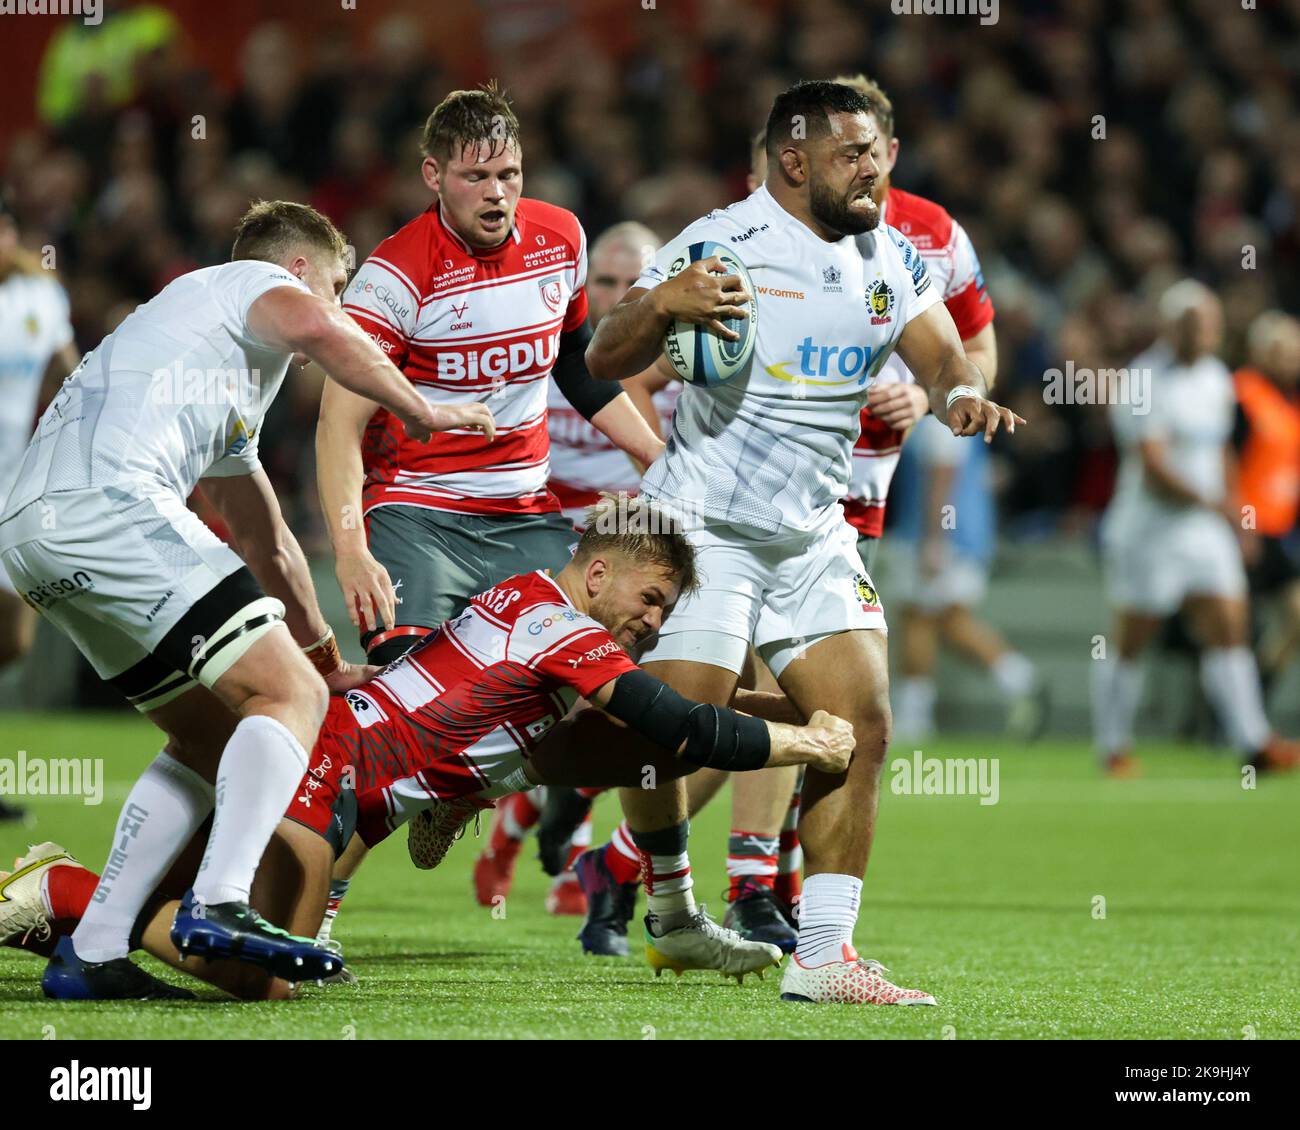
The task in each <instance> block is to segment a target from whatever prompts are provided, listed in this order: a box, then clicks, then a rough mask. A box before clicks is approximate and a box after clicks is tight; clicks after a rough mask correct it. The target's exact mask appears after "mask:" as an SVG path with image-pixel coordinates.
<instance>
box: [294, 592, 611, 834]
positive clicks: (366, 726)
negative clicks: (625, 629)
mask: <svg viewBox="0 0 1300 1130" xmlns="http://www.w3.org/2000/svg"><path fill="white" fill-rule="evenodd" d="M635 669H636V664H635V662H633V660H632V658H631V657H630V656H629V655H628V654H627V652H625V651H624V650H623V648H621V647H620V646H619V645H618V643H617V642H616V641H615V639H614V637H613V636H611V635H610V634H609V632H608V631H606V630H605V628H604V627H603V626H602V625H601V624H600V623H599V622H598V621H596V620H594V619H592V618H591V617H590V616H587V615H585V614H583V613H581V612H579V611H578V610H577V609H576V608H574V606H573V605H572V603H571V602H570V601H569V599H568V597H566V596H565V595H564V592H563V590H561V589H560V587H559V586H558V585H557V584H556V583H555V582H554V581H553V580H551V578H550V577H548V576H547V575H546V574H545V573H543V572H541V571H540V570H539V571H537V572H534V573H524V574H521V575H519V576H515V577H511V578H509V579H508V580H505V581H502V582H501V583H500V584H499V585H496V586H495V587H493V588H491V589H488V590H487V592H482V593H479V594H478V596H476V597H474V598H473V600H471V601H470V603H469V607H468V608H467V609H466V610H465V611H464V612H462V613H461V614H460V615H459V616H457V617H456V618H455V619H453V620H448V621H447V622H446V623H444V624H443V625H442V627H441V628H439V629H438V631H437V632H435V633H433V634H432V635H430V636H428V637H427V638H426V639H425V640H424V641H423V642H422V643H420V644H418V645H417V646H416V647H415V648H414V649H413V650H411V651H409V652H408V653H407V654H406V655H404V656H402V657H401V658H400V659H398V660H397V661H396V662H394V663H391V664H389V666H387V667H386V668H384V670H383V671H382V672H381V673H380V674H379V675H377V676H375V678H373V679H372V680H370V682H368V683H366V684H365V685H364V686H361V687H359V688H357V689H356V690H352V691H348V692H347V694H346V695H344V696H336V697H335V698H334V699H333V700H332V701H331V705H330V714H329V716H328V718H327V720H326V724H325V726H324V727H323V728H322V730H321V737H320V739H319V741H318V743H317V744H318V747H319V749H318V750H317V752H316V754H315V755H314V756H317V757H320V756H321V755H325V756H328V757H329V759H330V761H331V763H332V765H333V767H334V772H335V773H336V774H337V773H339V772H340V771H341V767H343V766H348V765H350V766H352V767H353V771H354V773H355V788H356V791H357V799H358V804H359V806H360V807H361V809H362V810H364V811H365V812H366V814H367V816H366V819H367V822H368V825H369V826H370V827H371V828H373V827H374V825H375V823H376V820H375V816H374V814H375V812H376V810H377V811H378V813H379V821H380V822H382V823H386V824H387V825H388V826H389V827H392V826H395V825H396V824H399V823H402V822H403V821H404V820H405V819H407V818H409V816H410V815H412V814H413V813H414V812H415V811H418V810H419V809H421V808H427V807H429V805H430V804H431V803H432V802H433V801H437V800H449V799H452V798H455V797H463V796H469V795H477V796H480V797H484V798H491V797H495V796H500V795H503V794H504V793H507V792H513V791H516V790H518V789H521V788H525V789H526V788H530V787H531V785H530V784H528V782H527V781H526V780H524V779H523V778H522V774H521V772H520V771H521V769H522V766H523V763H524V761H526V760H527V758H528V755H529V752H530V751H531V750H532V749H534V748H535V747H536V745H537V744H538V742H540V741H541V740H542V738H543V737H544V736H545V735H546V733H547V731H548V730H550V728H551V727H552V726H554V725H555V723H556V722H558V721H559V720H560V719H561V718H563V717H564V716H565V715H566V714H567V713H568V712H569V710H570V709H571V708H572V707H573V705H574V703H575V702H576V701H577V700H578V698H579V697H586V696H588V695H591V694H593V693H594V692H595V691H596V690H597V689H599V688H600V687H602V686H604V685H605V684H606V683H608V682H609V681H610V680H612V679H616V678H618V676H619V675H622V674H624V673H625V672H628V671H633V670H635ZM367 842H368V843H373V842H374V838H373V836H371V837H370V838H368V839H367Z"/></svg>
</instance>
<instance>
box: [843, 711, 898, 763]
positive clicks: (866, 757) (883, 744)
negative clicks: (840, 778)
mask: <svg viewBox="0 0 1300 1130" xmlns="http://www.w3.org/2000/svg"><path fill="white" fill-rule="evenodd" d="M850 721H851V722H852V723H853V743H854V750H853V756H854V760H862V761H864V762H866V763H867V764H870V765H873V766H875V768H876V769H877V770H878V769H879V768H880V766H882V765H883V764H884V762H885V754H886V752H887V751H888V749H889V741H890V738H891V737H893V725H894V719H893V715H892V714H891V713H890V709H889V697H888V695H878V696H873V697H872V698H870V699H869V700H867V701H866V702H864V703H862V704H860V705H859V707H858V708H857V710H855V711H854V713H853V717H852V718H851V719H850Z"/></svg>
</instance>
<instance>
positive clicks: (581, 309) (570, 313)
mask: <svg viewBox="0 0 1300 1130" xmlns="http://www.w3.org/2000/svg"><path fill="white" fill-rule="evenodd" d="M586 320H587V288H586V287H585V286H580V287H578V289H577V290H575V291H574V292H573V297H572V298H570V299H569V308H568V309H567V310H565V312H564V325H563V326H562V327H561V328H562V330H563V332H564V333H566V334H567V333H572V332H573V331H574V330H577V329H581V328H582V326H583V324H584V323H585V322H586Z"/></svg>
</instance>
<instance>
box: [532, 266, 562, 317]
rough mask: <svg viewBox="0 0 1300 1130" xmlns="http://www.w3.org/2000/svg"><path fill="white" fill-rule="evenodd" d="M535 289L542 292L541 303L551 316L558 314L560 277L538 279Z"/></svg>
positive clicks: (560, 296) (560, 297)
mask: <svg viewBox="0 0 1300 1130" xmlns="http://www.w3.org/2000/svg"><path fill="white" fill-rule="evenodd" d="M537 289H538V290H540V291H541V292H542V301H543V302H545V303H546V308H547V309H548V310H549V311H550V312H551V313H552V314H558V313H559V312H560V301H561V299H562V297H563V294H562V292H561V290H560V276H559V275H552V276H551V277H550V278H548V279H538V280H537Z"/></svg>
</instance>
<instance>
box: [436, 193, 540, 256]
mask: <svg viewBox="0 0 1300 1130" xmlns="http://www.w3.org/2000/svg"><path fill="white" fill-rule="evenodd" d="M519 203H520V204H522V203H523V201H522V200H520V202H519ZM431 211H432V212H433V217H434V219H435V220H437V221H438V227H440V228H441V229H442V230H443V231H444V232H445V233H446V235H447V238H448V239H450V240H451V241H452V242H453V243H454V244H455V245H456V246H457V247H459V248H460V249H461V251H463V252H464V253H465V254H466V255H468V256H470V257H471V258H474V259H495V258H498V257H499V256H501V255H504V254H505V253H506V251H508V250H509V248H510V246H511V244H518V243H520V242H522V240H523V235H522V234H521V233H520V231H519V225H520V223H521V221H522V220H523V217H522V216H521V215H520V211H519V208H518V207H516V208H515V222H514V223H513V224H511V225H510V234H509V235H508V236H507V237H506V238H505V239H503V240H502V241H501V242H500V243H498V244H497V245H496V246H495V247H488V248H481V247H471V246H470V245H469V244H468V243H466V242H465V240H464V238H463V237H462V236H461V234H460V232H458V231H457V230H456V229H455V228H453V227H452V226H451V224H449V223H447V221H446V220H444V219H443V218H442V201H441V200H435V201H434V202H433V205H432V206H431Z"/></svg>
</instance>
